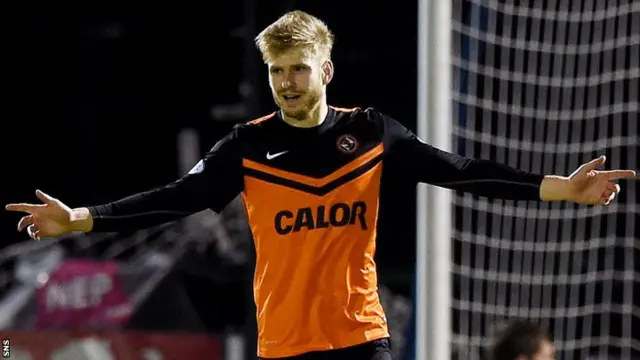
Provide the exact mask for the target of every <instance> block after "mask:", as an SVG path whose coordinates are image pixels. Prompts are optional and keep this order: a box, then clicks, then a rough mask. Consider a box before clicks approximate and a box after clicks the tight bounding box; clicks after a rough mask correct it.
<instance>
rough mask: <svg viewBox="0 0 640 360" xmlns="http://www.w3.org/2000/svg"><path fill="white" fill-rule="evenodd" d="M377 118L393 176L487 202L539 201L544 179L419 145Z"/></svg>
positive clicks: (412, 136)
mask: <svg viewBox="0 0 640 360" xmlns="http://www.w3.org/2000/svg"><path fill="white" fill-rule="evenodd" d="M380 116H381V117H382V121H383V126H384V138H385V139H384V142H385V148H386V149H388V150H387V151H388V156H387V157H386V160H385V162H386V161H389V162H391V163H392V164H390V165H391V167H392V168H394V169H398V170H397V171H394V173H395V174H396V175H397V176H404V177H408V178H409V179H410V180H411V181H413V182H424V183H429V184H433V185H436V186H441V187H444V188H448V189H453V190H459V191H466V192H470V193H473V194H475V195H478V196H485V197H489V198H500V199H505V200H540V184H541V183H542V179H543V178H544V175H540V174H535V173H530V172H526V171H522V170H519V169H514V168H511V167H509V166H506V165H503V164H500V163H496V162H493V161H489V160H483V159H474V158H468V157H463V156H460V155H457V154H453V153H449V152H446V151H442V150H440V149H437V148H435V147H433V146H431V145H428V144H426V143H424V142H423V141H421V140H420V139H419V138H418V137H417V136H416V135H415V134H414V133H413V132H411V131H410V130H408V129H406V128H405V127H404V126H402V124H400V123H399V122H398V121H396V120H394V119H393V118H391V117H388V116H386V115H380ZM387 159H388V160H387Z"/></svg>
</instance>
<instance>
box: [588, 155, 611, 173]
mask: <svg viewBox="0 0 640 360" xmlns="http://www.w3.org/2000/svg"><path fill="white" fill-rule="evenodd" d="M605 161H607V157H606V156H604V155H602V156H600V157H599V158H597V159H593V160H591V161H589V162H588V163H586V164H584V165H582V168H583V169H584V170H585V171H591V170H595V169H597V168H598V167H599V166H602V165H603V164H604V163H605Z"/></svg>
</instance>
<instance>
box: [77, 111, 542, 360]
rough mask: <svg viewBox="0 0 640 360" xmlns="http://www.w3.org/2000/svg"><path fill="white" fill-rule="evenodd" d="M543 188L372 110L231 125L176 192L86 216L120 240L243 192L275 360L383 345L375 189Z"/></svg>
mask: <svg viewBox="0 0 640 360" xmlns="http://www.w3.org/2000/svg"><path fill="white" fill-rule="evenodd" d="M542 178H543V176H542V175H539V174H532V173H528V172H525V171H520V170H517V169H513V168H510V167H507V166H504V165H500V164H496V163H494V162H490V161H484V160H478V159H471V158H465V157H461V156H459V155H456V154H451V153H448V152H444V151H441V150H438V149H436V148H434V147H432V146H429V145H427V144H425V143H424V142H422V141H421V140H420V139H418V138H417V137H416V136H415V135H414V134H413V133H412V132H411V131H409V130H407V129H406V128H405V127H403V126H402V125H401V124H400V123H399V122H397V121H396V120H394V119H392V118H391V117H389V116H386V115H384V114H382V113H380V112H377V111H375V110H373V109H367V110H361V109H353V110H345V109H338V108H333V107H331V108H330V110H329V113H328V114H327V117H326V119H325V120H324V122H322V124H321V125H319V126H317V127H314V128H297V127H293V126H290V125H288V124H287V123H285V122H284V121H283V120H282V118H281V117H280V115H279V113H273V114H271V115H269V116H265V117H263V118H261V119H258V120H255V121H252V122H250V123H247V124H242V125H238V126H236V127H235V128H234V130H233V131H232V132H231V133H230V134H228V135H227V136H226V137H225V138H223V139H222V140H221V141H219V142H218V143H217V144H216V145H215V146H214V147H213V148H212V149H211V150H210V151H209V152H208V153H207V155H206V156H205V157H204V159H203V160H202V161H201V162H199V163H198V164H197V165H196V166H195V167H194V168H193V169H192V170H191V171H190V172H189V174H187V175H185V176H184V177H182V178H181V179H179V180H177V181H176V182H174V183H172V184H169V185H167V186H165V187H161V188H158V189H154V190H151V191H148V192H145V193H141V194H137V195H133V196H130V197H127V198H124V199H122V200H118V201H115V202H112V203H109V204H105V205H99V206H94V207H90V211H91V213H92V215H93V217H94V231H120V230H125V229H137V228H141V227H148V226H152V225H156V224H159V223H163V222H167V221H172V220H175V219H178V218H180V217H183V216H186V215H189V214H192V213H195V212H199V211H201V210H205V209H212V210H214V211H216V212H219V211H221V210H222V209H223V208H224V207H225V206H226V205H227V204H228V203H229V202H230V201H231V200H232V199H234V198H235V197H236V196H237V195H239V194H242V198H243V201H244V205H245V209H246V212H247V215H248V221H249V225H250V228H251V231H252V234H253V238H254V242H255V247H256V255H257V258H256V269H255V277H254V298H255V302H256V306H257V318H258V330H259V334H258V335H259V336H258V337H259V339H258V355H259V356H260V357H263V358H276V357H286V356H292V355H297V354H301V353H305V352H309V351H316V350H327V349H335V348H342V347H347V346H351V345H355V344H360V343H364V342H367V341H371V340H374V339H378V338H383V337H387V336H389V332H388V328H387V324H386V320H385V315H384V311H383V309H382V307H381V305H380V301H379V298H378V294H377V273H376V265H375V262H374V254H375V247H376V233H377V229H376V228H377V225H378V214H379V210H380V208H379V207H380V200H379V199H380V188H381V183H382V182H384V181H388V180H401V181H398V183H406V184H416V183H418V182H425V183H429V184H434V185H437V186H442V187H446V188H450V189H456V190H462V191H469V192H472V193H474V194H477V195H482V196H487V197H493V198H502V199H522V200H537V199H539V189H540V188H539V187H540V183H541V182H542Z"/></svg>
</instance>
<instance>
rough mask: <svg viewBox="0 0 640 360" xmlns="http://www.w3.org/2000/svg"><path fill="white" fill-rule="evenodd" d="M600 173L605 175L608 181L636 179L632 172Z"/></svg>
mask: <svg viewBox="0 0 640 360" xmlns="http://www.w3.org/2000/svg"><path fill="white" fill-rule="evenodd" d="M600 173H602V174H605V175H607V177H608V178H609V180H617V179H628V178H633V177H636V172H635V171H633V170H609V171H600Z"/></svg>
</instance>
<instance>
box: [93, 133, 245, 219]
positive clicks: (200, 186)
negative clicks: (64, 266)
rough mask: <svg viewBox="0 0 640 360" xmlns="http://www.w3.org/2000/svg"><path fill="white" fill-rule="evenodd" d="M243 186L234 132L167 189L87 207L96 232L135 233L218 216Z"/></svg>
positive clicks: (240, 163) (160, 188) (158, 189)
mask: <svg viewBox="0 0 640 360" xmlns="http://www.w3.org/2000/svg"><path fill="white" fill-rule="evenodd" d="M243 186H244V183H243V177H242V159H241V155H240V151H239V145H238V141H237V129H234V131H233V132H232V133H230V134H229V135H227V136H226V137H225V138H223V139H222V140H220V141H219V142H218V143H217V144H216V145H215V146H214V147H213V148H212V149H211V150H210V151H209V152H208V153H207V154H206V156H205V157H204V159H202V160H201V161H200V162H198V164H196V165H195V167H194V168H193V169H192V170H191V171H189V173H188V174H186V175H185V176H183V177H182V178H180V179H178V180H176V181H174V182H172V183H170V184H168V185H166V186H163V187H159V188H156V189H153V190H149V191H146V192H142V193H138V194H135V195H131V196H128V197H126V198H123V199H120V200H117V201H114V202H111V203H108V204H104V205H97V206H91V207H89V211H90V212H91V215H92V217H93V230H92V231H95V232H111V231H114V232H115V231H126V230H136V229H142V228H147V227H151V226H154V225H159V224H162V223H166V222H170V221H174V220H177V219H179V218H182V217H185V216H187V215H191V214H194V213H197V212H200V211H202V210H206V209H212V210H213V211H216V212H220V211H222V209H224V207H225V206H226V205H227V204H228V203H229V202H230V201H231V200H233V199H234V198H235V197H236V196H237V195H238V194H239V193H240V192H241V191H242V188H243Z"/></svg>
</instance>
